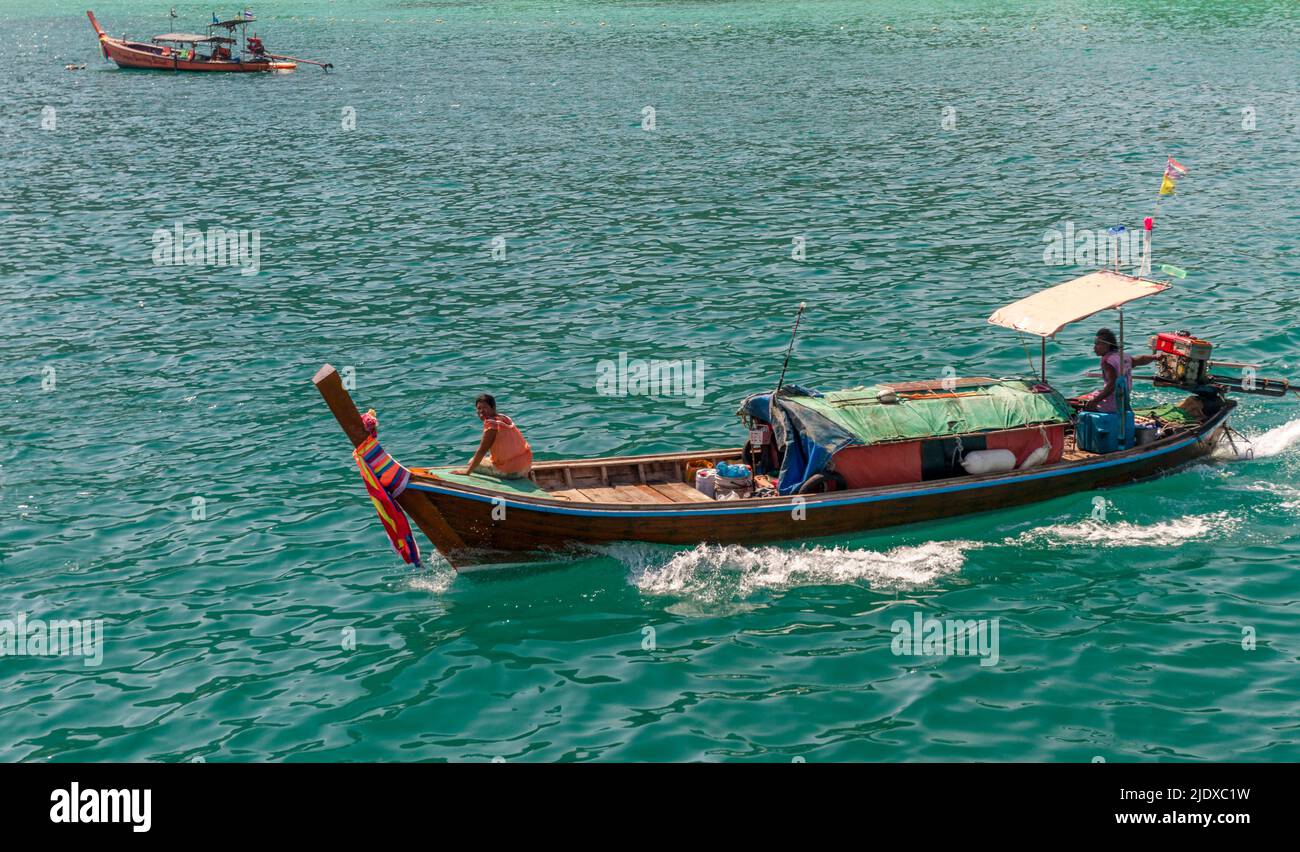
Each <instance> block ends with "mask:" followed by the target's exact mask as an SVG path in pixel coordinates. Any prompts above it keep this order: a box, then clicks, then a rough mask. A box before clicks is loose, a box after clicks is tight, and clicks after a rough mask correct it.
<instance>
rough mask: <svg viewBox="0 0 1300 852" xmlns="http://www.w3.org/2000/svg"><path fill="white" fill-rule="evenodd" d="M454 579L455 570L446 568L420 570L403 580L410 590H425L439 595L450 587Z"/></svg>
mask: <svg viewBox="0 0 1300 852" xmlns="http://www.w3.org/2000/svg"><path fill="white" fill-rule="evenodd" d="M455 579H456V572H455V571H453V570H451V569H447V570H445V571H444V570H433V571H422V572H420V573H419V574H416V575H414V576H412V577H408V578H406V580H404V581H403V582H404V583H405V585H406V587H407V588H408V589H410V590H412V591H416V592H425V593H427V594H430V595H440V594H442V593H443V592H445V591H447V590H448V589H449V588H451V583H452V581H453V580H455Z"/></svg>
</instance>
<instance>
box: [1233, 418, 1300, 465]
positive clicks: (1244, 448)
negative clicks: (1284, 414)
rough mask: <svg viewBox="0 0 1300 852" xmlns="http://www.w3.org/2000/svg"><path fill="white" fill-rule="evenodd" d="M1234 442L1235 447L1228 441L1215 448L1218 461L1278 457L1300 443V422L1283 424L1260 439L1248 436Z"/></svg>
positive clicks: (1294, 421) (1260, 436)
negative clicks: (1243, 439)
mask: <svg viewBox="0 0 1300 852" xmlns="http://www.w3.org/2000/svg"><path fill="white" fill-rule="evenodd" d="M1234 440H1235V442H1236V446H1235V447H1234V446H1233V444H1231V443H1229V442H1228V441H1227V439H1224V440H1222V441H1221V442H1220V443H1219V446H1217V447H1215V448H1214V457H1215V458H1216V459H1229V460H1235V461H1243V460H1246V459H1266V458H1269V457H1271V456H1276V455H1279V454H1280V453H1284V452H1286V451H1287V450H1288V449H1290V448H1291V447H1293V446H1295V445H1296V444H1297V443H1300V420H1292V421H1290V422H1289V423H1283V424H1282V425H1281V426H1278V427H1277V428H1276V429H1269V430H1268V431H1267V432H1265V433H1264V434H1263V435H1259V436H1258V437H1254V436H1250V435H1247V436H1246V440H1245V441H1242V440H1241V439H1240V438H1234Z"/></svg>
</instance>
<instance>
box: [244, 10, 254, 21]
mask: <svg viewBox="0 0 1300 852" xmlns="http://www.w3.org/2000/svg"><path fill="white" fill-rule="evenodd" d="M244 17H245V18H248V19H249V20H252V19H253V13H252V12H251V11H250V10H248V9H245V10H244Z"/></svg>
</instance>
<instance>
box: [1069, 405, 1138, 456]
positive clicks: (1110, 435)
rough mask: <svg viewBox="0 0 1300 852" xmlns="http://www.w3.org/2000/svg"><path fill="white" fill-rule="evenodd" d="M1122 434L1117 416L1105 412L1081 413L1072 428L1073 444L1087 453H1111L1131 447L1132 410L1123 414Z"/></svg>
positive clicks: (1132, 438)
mask: <svg viewBox="0 0 1300 852" xmlns="http://www.w3.org/2000/svg"><path fill="white" fill-rule="evenodd" d="M1123 426H1124V429H1123V432H1122V434H1121V429H1120V417H1119V415H1118V414H1114V413H1109V412H1105V411H1081V412H1079V422H1078V423H1077V424H1075V427H1074V442H1075V444H1077V445H1078V447H1079V449H1081V450H1084V451H1086V452H1089V453H1113V452H1115V451H1116V450H1121V449H1126V448H1128V447H1131V446H1133V441H1134V437H1135V436H1134V423H1133V412H1132V410H1129V411H1126V412H1124V422H1123Z"/></svg>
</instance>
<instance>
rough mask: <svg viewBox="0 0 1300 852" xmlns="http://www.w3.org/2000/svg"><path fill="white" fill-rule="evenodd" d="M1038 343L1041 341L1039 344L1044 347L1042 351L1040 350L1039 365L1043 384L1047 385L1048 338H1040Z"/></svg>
mask: <svg viewBox="0 0 1300 852" xmlns="http://www.w3.org/2000/svg"><path fill="white" fill-rule="evenodd" d="M1038 341H1039V343H1040V344H1041V346H1042V349H1041V350H1040V354H1039V362H1038V363H1039V372H1040V373H1041V374H1042V375H1041V378H1042V381H1043V384H1047V338H1046V337H1040V338H1038Z"/></svg>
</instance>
